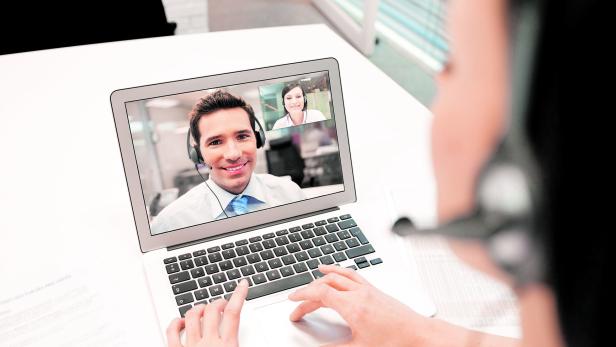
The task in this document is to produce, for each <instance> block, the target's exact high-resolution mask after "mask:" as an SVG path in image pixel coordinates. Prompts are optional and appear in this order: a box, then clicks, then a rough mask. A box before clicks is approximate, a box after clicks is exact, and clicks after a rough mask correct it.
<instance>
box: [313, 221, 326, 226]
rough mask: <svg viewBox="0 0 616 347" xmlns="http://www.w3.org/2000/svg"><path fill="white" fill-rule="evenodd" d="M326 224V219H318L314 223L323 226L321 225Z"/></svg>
mask: <svg viewBox="0 0 616 347" xmlns="http://www.w3.org/2000/svg"><path fill="white" fill-rule="evenodd" d="M325 224H327V222H326V221H324V220H320V221H316V222H315V223H314V225H316V226H321V225H325Z"/></svg>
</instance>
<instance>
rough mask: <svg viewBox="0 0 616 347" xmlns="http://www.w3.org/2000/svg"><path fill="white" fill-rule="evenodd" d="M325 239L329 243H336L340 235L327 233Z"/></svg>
mask: <svg viewBox="0 0 616 347" xmlns="http://www.w3.org/2000/svg"><path fill="white" fill-rule="evenodd" d="M325 239H326V240H327V242H329V243H334V242H337V241H338V236H336V234H329V235H325Z"/></svg>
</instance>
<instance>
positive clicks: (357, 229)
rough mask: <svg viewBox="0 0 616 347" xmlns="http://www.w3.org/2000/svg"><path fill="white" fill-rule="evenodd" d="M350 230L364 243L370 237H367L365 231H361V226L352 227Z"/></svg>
mask: <svg viewBox="0 0 616 347" xmlns="http://www.w3.org/2000/svg"><path fill="white" fill-rule="evenodd" d="M349 231H350V232H351V235H353V236H355V237H357V239H358V240H359V242H361V244H362V245H365V244H367V243H368V239H367V238H366V236H365V235H364V233H362V232H361V229H360V228H351V230H349Z"/></svg>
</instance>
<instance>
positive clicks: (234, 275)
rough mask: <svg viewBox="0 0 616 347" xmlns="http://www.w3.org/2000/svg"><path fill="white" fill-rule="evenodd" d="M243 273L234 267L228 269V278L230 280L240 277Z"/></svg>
mask: <svg viewBox="0 0 616 347" xmlns="http://www.w3.org/2000/svg"><path fill="white" fill-rule="evenodd" d="M241 276H242V275H241V274H240V270H238V269H233V270H229V271H227V278H228V279H229V280H234V279H237V278H240V277H241Z"/></svg>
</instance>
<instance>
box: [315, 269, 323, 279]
mask: <svg viewBox="0 0 616 347" xmlns="http://www.w3.org/2000/svg"><path fill="white" fill-rule="evenodd" d="M312 276H314V279H317V278H319V277H323V276H325V274H324V273H322V272H321V271H319V270H314V271H312Z"/></svg>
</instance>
